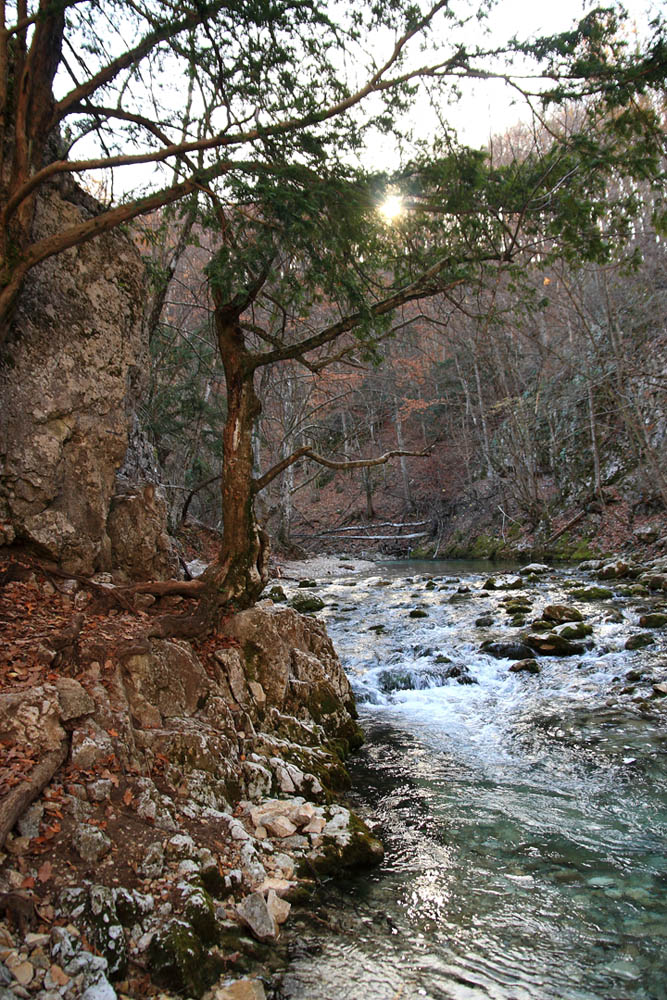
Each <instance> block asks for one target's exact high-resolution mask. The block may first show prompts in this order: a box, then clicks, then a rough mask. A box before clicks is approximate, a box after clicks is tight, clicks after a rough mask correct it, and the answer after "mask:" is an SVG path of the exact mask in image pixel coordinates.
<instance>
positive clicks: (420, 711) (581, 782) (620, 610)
mask: <svg viewBox="0 0 667 1000" xmlns="http://www.w3.org/2000/svg"><path fill="white" fill-rule="evenodd" d="M382 572H383V577H382V578H379V577H370V578H367V579H361V580H356V581H353V580H338V581H335V582H332V583H328V584H324V585H322V586H321V587H320V588H319V590H318V593H319V594H320V595H321V596H322V597H323V598H324V600H325V601H326V602H327V610H326V612H325V613H324V614H325V615H326V618H327V625H328V628H329V631H330V634H331V636H332V638H333V640H334V643H335V645H336V648H337V650H338V652H339V655H340V657H341V660H342V662H343V664H344V666H345V668H346V670H347V673H348V676H349V677H350V679H351V681H352V684H353V686H354V688H355V692H356V694H357V698H358V701H359V708H360V716H361V723H362V725H363V727H364V729H365V731H366V736H367V743H366V745H365V747H364V749H363V750H362V752H361V754H360V755H359V757H358V758H357V760H356V762H355V763H354V764H353V774H354V780H355V788H356V795H357V804H358V805H359V806H360V807H361V810H362V811H365V812H366V814H367V815H370V816H371V817H372V819H373V820H375V821H376V822H377V824H378V831H380V832H381V834H382V837H383V839H384V842H385V845H386V848H387V854H386V858H385V861H384V863H383V864H382V865H381V866H380V867H379V868H378V869H376V870H375V871H373V872H370V873H364V875H363V877H360V878H358V879H355V880H352V881H346V882H345V883H341V884H337V885H336V884H331V885H330V886H329V887H328V889H327V896H326V898H325V903H324V905H323V907H322V909H321V910H320V911H319V913H318V914H316V915H314V916H313V915H311V916H308V915H306V916H304V917H303V918H302V928H301V929H302V933H301V937H300V938H299V940H298V942H297V944H296V945H295V947H294V949H293V955H292V960H291V963H290V966H289V968H288V969H287V971H286V974H285V976H284V978H283V982H282V986H281V987H280V991H279V995H280V996H281V997H282V998H284V1000H413V998H417V997H426V998H431V1000H445V998H448V1000H450V998H451V1000H483V998H493V1000H600V998H603V1000H665V998H667V725H666V723H667V699H665V701H664V702H662V703H661V702H660V699H659V698H656V697H655V695H654V691H653V683H654V682H656V681H662V680H664V679H665V678H666V677H667V642H666V641H665V630H664V629H663V630H662V632H660V631H659V630H656V631H655V633H654V634H655V639H656V641H655V643H654V644H653V645H652V646H648V647H646V648H644V649H640V650H636V651H634V652H629V651H627V650H626V649H625V648H624V646H625V641H626V640H627V638H628V637H629V636H631V635H635V634H640V633H645V632H646V630H645V629H641V628H639V626H638V624H637V623H638V617H639V615H640V614H641V613H642V612H645V611H646V610H651V609H653V608H655V607H660V606H664V603H665V601H664V595H661V596H660V597H658V596H655V595H654V596H652V597H637V596H630V595H628V594H627V593H626V595H625V596H623V594H622V591H623V589H624V588H623V587H622V585H621V584H620V583H612V584H610V586H611V587H612V588H614V589H615V591H616V593H615V597H614V599H613V600H606V601H599V602H595V603H586V604H583V603H581V604H578V606H579V608H580V609H581V610H583V611H584V613H585V615H586V620H587V621H588V622H589V623H590V624H591V625H592V626H593V634H592V636H591V637H590V639H589V640H588V642H589V645H590V647H591V648H589V649H586V650H585V651H584V652H583V653H582V654H580V655H576V656H568V657H561V658H555V657H542V658H540V666H541V672H540V673H539V674H538V675H535V674H528V673H511V672H510V671H509V666H510V662H511V661H509V660H507V659H494V658H493V657H491V656H489V655H487V654H484V653H481V652H480V650H479V647H480V643H481V642H482V641H483V640H484V639H493V640H497V639H507V638H513V637H517V636H518V635H519V634H520V632H521V631H525V629H523V630H522V629H520V628H519V627H518V626H517V625H516V624H515V625H511V624H509V619H510V614H508V612H507V610H506V606H505V605H504V604H503V603H502V602H503V601H504V600H505V601H506V600H507V599H511V600H513V601H516V600H520V599H522V598H524V597H525V598H526V599H527V602H530V603H531V605H532V608H531V611H529V612H528V613H527V621H528V622H530V621H532V620H534V619H535V618H537V617H539V613H540V612H541V610H542V608H543V607H544V606H545V605H546V604H549V603H561V604H562V603H567V604H573V603H574V604H576V603H577V602H574V601H573V600H572V599H571V597H569V596H568V588H569V587H571V586H572V583H573V581H574V580H575V579H576V580H577V581H580V580H581V578H582V576H583V574H581V573H576V571H571V570H560V571H552V572H550V573H549V574H547V575H545V576H544V577H540V579H539V580H534V581H532V582H530V583H526V584H525V586H522V588H521V589H520V590H518V591H515V590H512V591H508V590H495V591H487V590H484V589H483V584H484V581H485V580H486V576H487V575H488V570H485V569H483V568H480V567H479V565H478V566H474V565H472V566H471V565H467V566H466V565H461V564H456V565H454V564H433V563H430V564H424V565H421V566H415V565H408V566H406V565H402V566H401V565H399V566H394V567H385V568H383V570H382ZM496 572H497V571H496ZM427 574H428V575H427ZM429 577H431V579H429ZM499 582H500V578H499ZM585 582H588V583H590V581H585ZM415 609H417V610H419V611H422V612H424V613H425V615H426V617H422V618H415V617H411V616H410V612H411V611H414V610H415ZM480 618H482V621H484V619H485V618H486V621H487V624H481V625H480V624H476V621H477V620H478V619H480ZM489 619H491V620H492V621H491V623H490V624H488V622H489ZM628 674H629V677H628Z"/></svg>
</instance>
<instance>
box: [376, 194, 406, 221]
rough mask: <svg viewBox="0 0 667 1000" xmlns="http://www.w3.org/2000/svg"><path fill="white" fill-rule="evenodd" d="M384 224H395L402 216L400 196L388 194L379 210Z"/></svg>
mask: <svg viewBox="0 0 667 1000" xmlns="http://www.w3.org/2000/svg"><path fill="white" fill-rule="evenodd" d="M379 211H380V215H381V216H382V218H383V219H384V221H385V222H395V221H396V219H398V218H399V217H400V216H401V215H402V214H403V199H402V197H401V196H400V194H389V195H387V197H386V198H385V200H384V201H383V202H382V204H381V205H380V208H379Z"/></svg>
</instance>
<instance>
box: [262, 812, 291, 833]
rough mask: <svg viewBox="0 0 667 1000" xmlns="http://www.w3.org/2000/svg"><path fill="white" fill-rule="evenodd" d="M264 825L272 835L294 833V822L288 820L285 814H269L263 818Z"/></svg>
mask: <svg viewBox="0 0 667 1000" xmlns="http://www.w3.org/2000/svg"><path fill="white" fill-rule="evenodd" d="M264 826H265V827H266V829H267V831H268V833H269V835H270V836H272V837H280V838H282V837H291V836H292V834H293V833H296V827H295V825H294V823H292V822H290V820H288V818H287V816H270V817H267V819H265V820H264Z"/></svg>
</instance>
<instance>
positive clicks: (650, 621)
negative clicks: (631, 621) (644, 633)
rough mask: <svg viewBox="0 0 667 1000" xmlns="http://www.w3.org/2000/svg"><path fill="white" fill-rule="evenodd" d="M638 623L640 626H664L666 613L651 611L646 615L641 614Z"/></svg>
mask: <svg viewBox="0 0 667 1000" xmlns="http://www.w3.org/2000/svg"><path fill="white" fill-rule="evenodd" d="M639 624H640V625H641V627H642V628H664V627H665V625H667V613H665V612H664V611H652V612H651V613H650V614H648V615H642V616H641V618H640V619H639Z"/></svg>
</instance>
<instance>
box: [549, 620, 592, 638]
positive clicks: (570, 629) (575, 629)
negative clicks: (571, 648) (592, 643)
mask: <svg viewBox="0 0 667 1000" xmlns="http://www.w3.org/2000/svg"><path fill="white" fill-rule="evenodd" d="M553 631H554V632H555V633H556V635H561V636H562V637H563V639H585V638H586V636H589V635H592V634H593V626H592V625H588V624H587V623H586V622H565V623H564V624H563V625H557V626H556V628H555V629H554V630H553Z"/></svg>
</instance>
